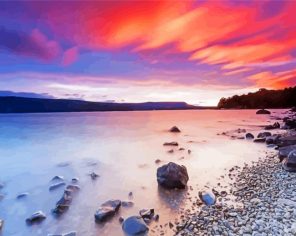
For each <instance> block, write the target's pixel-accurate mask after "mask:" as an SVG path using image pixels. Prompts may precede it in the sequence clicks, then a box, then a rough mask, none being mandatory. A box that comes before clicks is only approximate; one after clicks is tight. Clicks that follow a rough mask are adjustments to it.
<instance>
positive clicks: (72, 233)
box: [47, 231, 77, 236]
mask: <svg viewBox="0 0 296 236" xmlns="http://www.w3.org/2000/svg"><path fill="white" fill-rule="evenodd" d="M76 235H77V233H76V231H71V232H69V233H64V234H48V235H47V236H76Z"/></svg>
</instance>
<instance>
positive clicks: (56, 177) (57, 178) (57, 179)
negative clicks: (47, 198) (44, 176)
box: [51, 175, 64, 181]
mask: <svg viewBox="0 0 296 236" xmlns="http://www.w3.org/2000/svg"><path fill="white" fill-rule="evenodd" d="M51 181H64V177H63V176H61V175H56V176H55V177H53V178H52V179H51Z"/></svg>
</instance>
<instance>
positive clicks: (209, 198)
mask: <svg viewBox="0 0 296 236" xmlns="http://www.w3.org/2000/svg"><path fill="white" fill-rule="evenodd" d="M198 196H199V198H200V200H201V201H202V202H203V203H204V204H206V205H207V206H210V205H214V204H215V203H216V196H215V195H214V194H213V193H212V192H199V193H198Z"/></svg>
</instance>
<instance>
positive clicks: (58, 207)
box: [52, 190, 72, 214]
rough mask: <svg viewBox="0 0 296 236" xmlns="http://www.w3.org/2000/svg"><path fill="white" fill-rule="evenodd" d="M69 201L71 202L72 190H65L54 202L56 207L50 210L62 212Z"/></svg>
mask: <svg viewBox="0 0 296 236" xmlns="http://www.w3.org/2000/svg"><path fill="white" fill-rule="evenodd" d="M71 202H72V191H66V190H65V192H64V194H63V196H62V197H61V199H60V200H59V201H58V202H57V203H56V207H55V208H54V209H53V210H52V212H53V213H55V214H63V213H64V212H65V211H66V210H68V208H69V207H70V204H71Z"/></svg>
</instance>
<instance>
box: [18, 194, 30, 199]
mask: <svg viewBox="0 0 296 236" xmlns="http://www.w3.org/2000/svg"><path fill="white" fill-rule="evenodd" d="M28 195H29V193H20V194H19V195H17V196H16V198H17V199H22V198H25V197H27V196H28Z"/></svg>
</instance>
